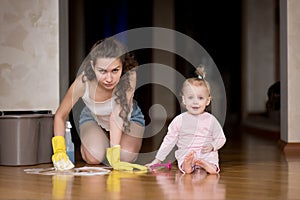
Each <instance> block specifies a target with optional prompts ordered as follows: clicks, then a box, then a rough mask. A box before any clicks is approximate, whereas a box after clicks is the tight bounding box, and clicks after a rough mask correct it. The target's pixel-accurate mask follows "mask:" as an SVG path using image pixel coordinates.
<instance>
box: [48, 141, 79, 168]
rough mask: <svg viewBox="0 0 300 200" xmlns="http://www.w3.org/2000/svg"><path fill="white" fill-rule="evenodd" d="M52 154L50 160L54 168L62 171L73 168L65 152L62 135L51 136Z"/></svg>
mask: <svg viewBox="0 0 300 200" xmlns="http://www.w3.org/2000/svg"><path fill="white" fill-rule="evenodd" d="M52 148H53V152H54V154H53V156H52V162H53V165H54V168H55V170H59V171H63V170H68V169H72V168H74V165H73V163H72V162H71V161H70V159H69V157H68V155H67V153H66V142H65V138H64V137H63V136H55V137H53V138H52Z"/></svg>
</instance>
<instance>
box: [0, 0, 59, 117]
mask: <svg viewBox="0 0 300 200" xmlns="http://www.w3.org/2000/svg"><path fill="white" fill-rule="evenodd" d="M58 25H59V24H58V0H50V1H49V0H21V1H20V0H1V1H0V27H1V28H0V111H1V110H2V111H7V110H41V109H47V110H52V111H55V110H56V108H57V106H58V102H59V72H58V69H59V60H58V59H59V49H58V39H59V38H58V36H59V33H58V31H59V30H58Z"/></svg>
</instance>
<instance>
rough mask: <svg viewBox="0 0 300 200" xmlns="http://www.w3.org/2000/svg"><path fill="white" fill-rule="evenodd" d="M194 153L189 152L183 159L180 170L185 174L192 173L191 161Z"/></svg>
mask: <svg viewBox="0 0 300 200" xmlns="http://www.w3.org/2000/svg"><path fill="white" fill-rule="evenodd" d="M194 153H195V152H194V151H191V152H190V153H189V154H188V155H187V156H186V157H185V158H184V161H183V163H182V169H183V171H184V172H185V173H187V174H190V173H192V172H193V159H194Z"/></svg>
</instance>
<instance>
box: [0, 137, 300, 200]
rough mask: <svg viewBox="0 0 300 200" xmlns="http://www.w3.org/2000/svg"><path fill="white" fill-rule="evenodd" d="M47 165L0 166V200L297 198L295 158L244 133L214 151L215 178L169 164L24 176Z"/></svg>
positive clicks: (299, 179)
mask: <svg viewBox="0 0 300 200" xmlns="http://www.w3.org/2000/svg"><path fill="white" fill-rule="evenodd" d="M82 165H83V164H82V163H81V164H77V165H76V166H77V167H80V166H82ZM51 166H52V165H51V164H44V165H37V166H22V167H9V166H0V199H155V200H156V199H203V200H204V199H205V200H208V199H218V200H221V199H238V200H242V199H249V200H253V199H264V200H269V199H274V200H275V199H276V200H277V199H284V200H292V199H300V190H299V185H300V171H299V169H300V155H299V154H298V153H293V154H289V155H285V154H284V153H283V152H282V151H281V150H280V149H279V148H278V144H277V141H276V140H272V139H265V138H263V137H259V136H257V135H254V134H248V133H244V134H240V135H239V136H235V137H232V138H230V139H229V140H228V142H227V143H226V145H225V147H224V148H223V149H222V150H221V151H220V167H221V172H220V174H219V175H207V174H206V173H205V172H204V171H202V170H197V171H195V173H193V174H189V175H183V174H182V173H181V172H180V171H179V170H178V169H177V167H176V164H175V163H173V167H172V170H170V171H169V170H168V169H163V168H162V169H157V170H156V171H154V172H147V173H129V172H118V171H112V172H111V173H110V174H108V175H103V176H69V175H65V176H64V175H56V176H46V175H35V174H26V173H25V172H24V169H27V168H32V167H37V168H40V167H51Z"/></svg>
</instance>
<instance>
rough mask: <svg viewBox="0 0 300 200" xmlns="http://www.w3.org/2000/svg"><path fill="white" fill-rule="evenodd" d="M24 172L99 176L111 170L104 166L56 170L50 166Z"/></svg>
mask: <svg viewBox="0 0 300 200" xmlns="http://www.w3.org/2000/svg"><path fill="white" fill-rule="evenodd" d="M24 172H26V173H27V174H40V175H72V176H97V175H106V174H109V173H110V172H111V170H109V169H106V168H104V167H79V168H73V169H70V170H65V171H58V170H55V169H54V167H50V168H32V169H25V170H24Z"/></svg>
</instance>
